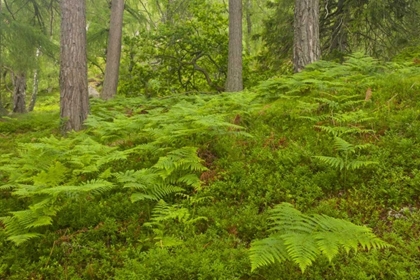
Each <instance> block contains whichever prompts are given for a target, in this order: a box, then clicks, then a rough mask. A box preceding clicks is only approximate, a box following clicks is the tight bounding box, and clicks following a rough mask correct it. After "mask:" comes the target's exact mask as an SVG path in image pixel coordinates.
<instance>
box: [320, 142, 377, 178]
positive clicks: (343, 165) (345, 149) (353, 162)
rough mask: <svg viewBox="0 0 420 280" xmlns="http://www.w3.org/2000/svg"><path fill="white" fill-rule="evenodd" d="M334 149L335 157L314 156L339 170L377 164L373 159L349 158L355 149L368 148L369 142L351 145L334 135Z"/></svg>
mask: <svg viewBox="0 0 420 280" xmlns="http://www.w3.org/2000/svg"><path fill="white" fill-rule="evenodd" d="M333 146H334V149H335V150H336V151H337V152H338V156H337V157H327V156H315V158H317V159H319V160H320V161H322V162H323V163H326V164H328V165H329V166H332V167H334V168H338V169H339V170H340V171H341V170H343V169H344V170H356V169H360V168H362V167H366V166H369V165H372V164H378V163H377V162H375V161H362V160H357V159H351V155H352V154H355V153H356V152H357V150H362V149H367V148H369V146H370V145H369V144H361V145H353V144H350V143H349V142H347V141H346V140H344V139H342V138H340V137H334V145H333Z"/></svg>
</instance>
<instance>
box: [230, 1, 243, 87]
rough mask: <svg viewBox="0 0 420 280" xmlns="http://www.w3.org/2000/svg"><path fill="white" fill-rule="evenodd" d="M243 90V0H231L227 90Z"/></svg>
mask: <svg viewBox="0 0 420 280" xmlns="http://www.w3.org/2000/svg"><path fill="white" fill-rule="evenodd" d="M241 90H243V84H242V0H229V53H228V73H227V80H226V91H227V92H237V91H241Z"/></svg>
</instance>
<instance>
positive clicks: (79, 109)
mask: <svg viewBox="0 0 420 280" xmlns="http://www.w3.org/2000/svg"><path fill="white" fill-rule="evenodd" d="M85 11H86V3H85V0H61V42H60V44H61V54H60V55H61V65H60V91H61V92H60V117H61V119H62V131H63V132H64V133H65V132H68V131H71V130H75V131H77V130H80V129H82V125H83V121H84V120H85V119H86V118H87V115H88V112H89V97H88V81H87V55H86V15H85Z"/></svg>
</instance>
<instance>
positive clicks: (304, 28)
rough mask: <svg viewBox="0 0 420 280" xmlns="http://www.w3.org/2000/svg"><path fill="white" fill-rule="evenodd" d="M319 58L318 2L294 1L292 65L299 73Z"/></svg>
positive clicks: (308, 0) (314, 0)
mask: <svg viewBox="0 0 420 280" xmlns="http://www.w3.org/2000/svg"><path fill="white" fill-rule="evenodd" d="M320 56H321V49H320V44H319V0H295V18H294V45H293V65H294V69H295V72H300V71H302V69H303V68H304V67H305V66H306V65H307V64H309V63H312V62H314V61H317V60H318V59H319V58H320Z"/></svg>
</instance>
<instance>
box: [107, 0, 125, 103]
mask: <svg viewBox="0 0 420 280" xmlns="http://www.w3.org/2000/svg"><path fill="white" fill-rule="evenodd" d="M123 14H124V0H112V6H111V21H110V29H109V38H108V49H107V54H106V68H105V80H104V87H103V92H102V98H103V99H110V98H112V97H114V96H115V95H116V94H117V87H118V77H119V69H120V58H121V36H122V25H123Z"/></svg>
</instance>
